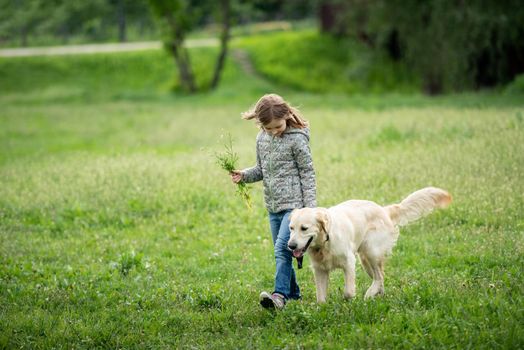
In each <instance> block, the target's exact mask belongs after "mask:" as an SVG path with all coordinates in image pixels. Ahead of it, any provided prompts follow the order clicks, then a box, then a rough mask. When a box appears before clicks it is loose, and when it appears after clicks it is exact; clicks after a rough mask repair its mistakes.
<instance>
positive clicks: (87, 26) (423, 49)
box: [0, 0, 524, 95]
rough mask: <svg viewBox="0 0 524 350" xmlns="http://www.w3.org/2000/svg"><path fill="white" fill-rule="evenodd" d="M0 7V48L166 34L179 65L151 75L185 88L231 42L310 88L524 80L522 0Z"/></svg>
mask: <svg viewBox="0 0 524 350" xmlns="http://www.w3.org/2000/svg"><path fill="white" fill-rule="evenodd" d="M0 8H1V9H2V10H1V11H0V49H4V50H3V51H4V52H5V51H6V50H5V49H6V48H24V47H35V46H56V45H72V44H88V43H115V42H119V43H129V42H141V43H143V42H160V41H161V42H163V43H164V47H165V49H166V52H167V53H168V54H169V55H171V56H172V58H173V60H172V61H171V62H172V64H173V67H172V69H173V70H176V71H177V73H174V75H175V76H176V77H174V78H173V79H171V78H170V81H169V82H168V83H165V82H162V83H159V82H158V84H157V83H155V86H159V85H161V86H162V87H166V86H168V87H169V88H170V89H174V90H183V91H185V92H189V93H194V92H197V91H202V90H208V89H214V88H216V87H217V86H218V84H219V83H220V80H221V73H222V69H223V67H224V62H225V61H226V58H227V57H228V56H229V55H230V54H233V55H235V57H236V59H237V60H238V61H239V62H240V63H241V64H243V66H244V67H245V68H246V69H248V70H249V69H253V70H255V71H256V72H258V73H259V74H260V75H262V76H264V77H266V78H268V79H270V80H271V81H272V82H275V83H279V84H282V85H284V86H288V87H292V88H295V89H298V90H303V91H311V92H341V93H388V92H401V93H405V92H407V93H413V92H415V93H419V92H422V93H425V94H430V95H435V94H442V93H450V92H461V91H473V90H480V89H486V88H489V89H493V88H495V89H499V90H503V91H510V92H511V91H513V92H514V91H517V92H519V93H521V92H522V91H523V90H524V77H523V76H522V73H523V72H524V6H522V3H521V1H519V0H502V1H485V0H471V1H462V0H453V1H451V0H444V1H417V0H406V1H400V0H389V1H384V0H382V1H380V0H345V1H341V0H300V1H299V0H252V1H249V0H186V1H183V0H170V1H169V0H150V1H146V0H92V1H83V0H51V1H46V0H0ZM206 38H213V39H214V41H207V42H206V41H202V40H204V39H206ZM231 39H233V40H231ZM199 40H200V41H199ZM191 43H193V45H194V46H198V45H201V46H211V47H215V48H216V47H218V48H219V49H218V50H216V49H214V50H208V51H206V50H204V51H202V52H201V53H200V55H204V56H213V59H203V61H202V59H201V58H198V57H197V58H193V57H192V56H198V55H197V54H196V53H194V52H191V53H188V51H187V47H190V46H191ZM159 45H160V44H159ZM149 47H150V46H149ZM232 48H233V50H232ZM235 48H237V49H238V48H241V49H242V50H241V51H238V50H236V51H235V50H234V49H235ZM10 52H12V51H10ZM4 55H5V54H4ZM200 61H201V62H200ZM199 62H200V63H199ZM199 64H200V67H199ZM246 65H247V66H246ZM3 73H4V74H7V73H5V72H3ZM16 80H17V81H18V82H19V79H16ZM4 84H7V85H9V84H8V83H4ZM3 88H4V89H7V90H9V87H8V86H5V85H4V86H3Z"/></svg>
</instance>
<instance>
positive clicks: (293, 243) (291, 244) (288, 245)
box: [287, 242, 297, 250]
mask: <svg viewBox="0 0 524 350" xmlns="http://www.w3.org/2000/svg"><path fill="white" fill-rule="evenodd" d="M287 247H288V248H289V249H291V250H295V249H297V244H296V243H295V242H291V243H288V244H287Z"/></svg>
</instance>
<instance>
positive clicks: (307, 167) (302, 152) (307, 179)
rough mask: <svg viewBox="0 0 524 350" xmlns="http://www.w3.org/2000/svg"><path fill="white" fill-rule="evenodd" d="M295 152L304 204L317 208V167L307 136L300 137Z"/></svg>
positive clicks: (295, 145)
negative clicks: (314, 164)
mask: <svg viewBox="0 0 524 350" xmlns="http://www.w3.org/2000/svg"><path fill="white" fill-rule="evenodd" d="M293 153H294V156H295V161H296V162H297V166H298V174H299V176H300V184H301V187H302V199H303V200H304V206H305V207H309V208H315V207H316V206H317V186H316V183H315V169H314V168H313V159H312V157H311V150H310V148H309V144H308V140H307V138H306V137H302V136H299V137H298V139H297V142H296V143H295V144H294V148H293Z"/></svg>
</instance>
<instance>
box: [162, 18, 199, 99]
mask: <svg viewBox="0 0 524 350" xmlns="http://www.w3.org/2000/svg"><path fill="white" fill-rule="evenodd" d="M166 19H167V23H168V24H169V27H170V31H171V41H170V42H169V44H168V46H169V49H170V50H171V53H172V54H173V57H174V58H175V62H176V65H177V67H178V75H179V77H180V85H181V87H182V90H184V91H186V92H189V93H194V92H195V91H196V90H197V89H196V85H195V77H194V75H193V70H192V69H191V62H190V60H189V52H188V51H187V49H186V48H185V47H184V34H185V33H184V32H183V30H182V29H181V28H179V26H178V24H177V22H176V21H175V19H174V18H173V16H172V15H171V14H166Z"/></svg>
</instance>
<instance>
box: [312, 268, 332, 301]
mask: <svg viewBox="0 0 524 350" xmlns="http://www.w3.org/2000/svg"><path fill="white" fill-rule="evenodd" d="M314 272H315V285H316V287H317V303H325V302H326V297H327V289H328V282H329V273H328V272H327V271H325V270H322V269H314Z"/></svg>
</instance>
